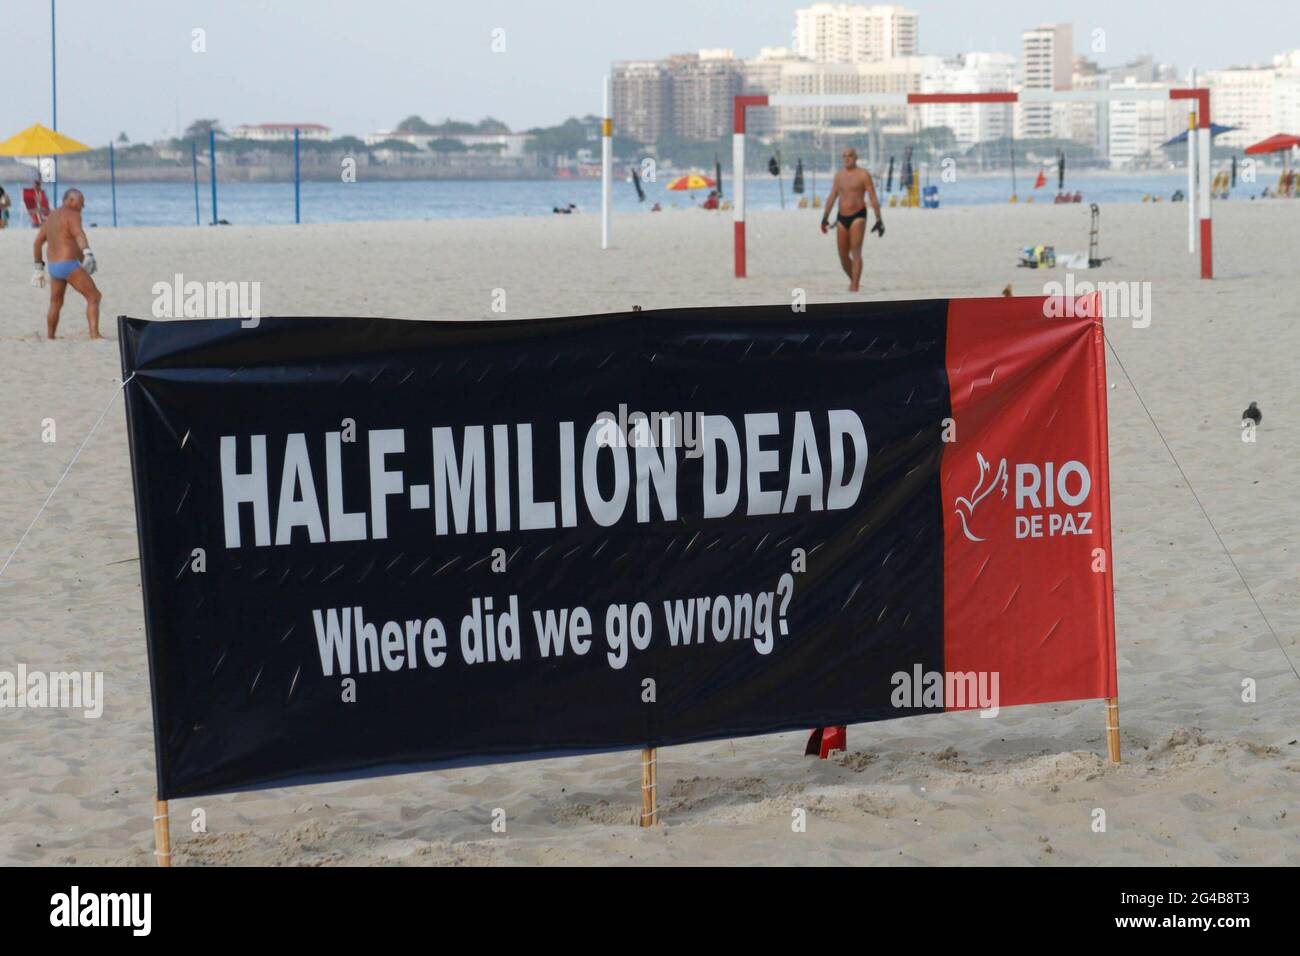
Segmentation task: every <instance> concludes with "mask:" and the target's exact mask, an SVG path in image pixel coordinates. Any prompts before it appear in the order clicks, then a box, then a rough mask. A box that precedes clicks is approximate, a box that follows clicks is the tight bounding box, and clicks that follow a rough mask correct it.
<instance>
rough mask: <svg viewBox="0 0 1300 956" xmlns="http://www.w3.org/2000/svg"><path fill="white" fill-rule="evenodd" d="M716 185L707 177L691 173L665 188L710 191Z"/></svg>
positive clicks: (678, 178) (679, 177)
mask: <svg viewBox="0 0 1300 956" xmlns="http://www.w3.org/2000/svg"><path fill="white" fill-rule="evenodd" d="M716 185H718V184H717V183H715V182H714V181H713V180H712V179H710V178H709V177H708V176H701V175H700V174H699V173H691V174H690V175H688V176H678V177H677V178H676V179H674V180H673V181H672V182H670V183H669V184H668V185H667V186H666V187H665V188H666V189H673V190H679V191H681V190H687V189H712V188H713V187H714V186H716Z"/></svg>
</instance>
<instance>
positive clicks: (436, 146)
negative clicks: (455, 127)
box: [429, 136, 466, 153]
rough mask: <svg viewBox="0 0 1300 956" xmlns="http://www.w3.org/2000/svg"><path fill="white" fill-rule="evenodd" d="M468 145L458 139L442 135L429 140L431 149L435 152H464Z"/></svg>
mask: <svg viewBox="0 0 1300 956" xmlns="http://www.w3.org/2000/svg"><path fill="white" fill-rule="evenodd" d="M465 149H466V146H465V144H464V143H462V142H461V141H460V140H458V139H452V138H450V137H448V136H441V137H439V138H438V139H435V140H430V141H429V151H430V152H433V153H463V152H465Z"/></svg>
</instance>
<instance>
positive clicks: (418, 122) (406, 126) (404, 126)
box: [397, 114, 438, 133]
mask: <svg viewBox="0 0 1300 956" xmlns="http://www.w3.org/2000/svg"><path fill="white" fill-rule="evenodd" d="M397 131H398V132H399V133H436V132H438V129H437V127H435V126H434V125H433V124H431V123H427V122H425V121H424V118H423V117H420V116H415V115H414V114H413V115H411V116H408V117H407V118H406V119H404V120H402V121H401V122H400V123H398V124H397Z"/></svg>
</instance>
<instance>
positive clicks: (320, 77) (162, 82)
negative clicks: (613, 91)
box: [0, 0, 1300, 144]
mask: <svg viewBox="0 0 1300 956" xmlns="http://www.w3.org/2000/svg"><path fill="white" fill-rule="evenodd" d="M809 5H810V4H806V3H795V2H788V0H786V2H769V0H758V2H754V3H751V4H746V5H745V6H744V7H743V8H734V7H730V6H729V5H728V6H725V7H724V6H712V7H710V6H704V7H701V6H700V5H691V4H684V3H677V2H675V0H668V2H665V3H661V4H659V5H657V6H656V7H655V9H654V11H653V12H647V13H644V14H642V15H639V16H638V15H636V14H637V13H638V11H633V15H632V16H631V17H629V14H628V10H627V9H625V8H616V7H613V6H610V5H604V4H597V3H590V4H568V5H566V6H565V7H564V8H563V9H564V11H566V12H565V14H564V15H563V16H557V15H556V13H555V9H554V8H552V9H551V10H539V9H537V8H536V7H535V6H534V5H526V4H523V3H518V2H515V3H504V2H487V3H484V4H480V5H477V6H476V7H475V8H474V9H473V10H465V9H461V8H459V7H449V8H446V9H438V8H432V7H425V6H423V5H416V6H410V5H404V4H400V3H388V4H385V3H379V4H372V5H370V6H369V7H368V8H367V14H368V15H367V16H366V17H358V16H357V15H356V13H355V8H354V7H351V6H345V5H344V4H341V3H340V4H313V5H311V6H310V7H308V6H307V5H305V4H296V3H291V4H276V5H272V4H269V3H265V2H258V0H233V2H231V3H228V4H225V5H223V6H222V7H221V8H219V9H210V10H208V9H205V10H194V9H184V8H180V7H177V6H176V5H169V4H165V3H163V2H160V0H143V2H141V3H137V4H132V5H131V7H130V8H127V9H123V8H112V7H109V6H108V5H101V4H94V3H91V2H89V0H60V2H59V5H58V10H59V31H58V57H59V60H58V65H59V127H60V129H61V130H66V131H68V132H69V133H70V134H73V135H77V136H79V137H80V138H82V139H83V140H85V141H87V142H90V143H92V144H97V143H104V142H107V141H108V139H110V138H112V137H115V136H116V135H117V134H118V133H119V132H126V133H127V134H128V136H129V137H130V138H131V139H132V140H145V141H148V140H154V139H158V138H161V137H165V136H171V135H175V134H176V132H177V131H178V129H183V128H184V126H185V125H187V124H188V123H189V122H190V121H191V120H192V119H195V118H197V117H216V118H218V119H220V120H221V121H222V123H223V124H224V125H225V126H226V127H227V128H229V127H233V126H236V125H240V124H257V123H269V122H317V123H321V124H324V125H326V126H329V127H331V128H332V129H334V130H335V131H337V132H338V133H340V134H342V133H351V134H356V135H362V134H364V133H367V132H372V131H374V130H377V129H383V128H388V127H391V126H393V125H395V124H396V123H397V122H398V121H399V120H400V119H401V118H402V117H404V116H407V115H410V114H412V113H418V114H420V115H423V116H425V117H426V118H427V119H430V120H432V121H438V120H441V119H442V118H443V117H444V116H452V117H456V118H463V119H478V118H481V117H484V116H494V117H497V118H499V119H501V120H503V121H504V122H506V123H507V124H508V125H509V126H510V127H511V128H512V129H516V130H518V129H527V128H531V127H534V126H549V125H553V124H556V123H559V122H562V121H563V120H564V119H566V118H567V117H569V116H574V115H584V114H588V113H598V112H599V110H600V81H601V78H602V76H603V74H604V73H605V72H606V71H607V70H608V69H609V65H610V63H611V62H613V61H615V60H625V59H654V58H659V57H664V56H668V55H670V54H673V53H683V52H692V51H696V50H698V49H701V48H710V47H726V48H731V49H735V50H736V51H737V54H738V55H741V56H752V55H753V54H755V53H757V52H758V50H760V49H761V48H763V47H770V46H783V45H784V46H790V45H791V39H792V37H791V34H792V31H793V27H794V14H795V10H796V9H798V8H800V7H806V6H809ZM902 6H904V7H906V8H907V9H908V10H913V11H916V12H917V13H918V14H919V18H920V29H919V44H918V52H919V53H921V54H925V55H938V56H950V55H952V54H955V53H959V52H965V51H968V50H971V49H975V50H981V51H990V52H1002V53H1011V54H1013V55H1016V56H1017V57H1018V55H1019V50H1020V38H1021V35H1022V34H1023V32H1024V31H1025V30H1027V29H1030V28H1032V27H1034V26H1035V25H1037V24H1039V23H1050V22H1069V23H1072V24H1073V27H1074V33H1075V50H1074V52H1075V53H1086V52H1087V51H1088V49H1089V47H1088V43H1089V40H1090V38H1091V37H1093V35H1094V31H1095V30H1098V29H1101V30H1104V31H1105V45H1106V50H1105V52H1104V53H1101V54H1092V55H1093V58H1094V59H1097V60H1098V61H1099V62H1101V63H1102V64H1103V65H1106V66H1110V65H1115V64H1120V63H1124V62H1128V61H1129V60H1132V59H1134V58H1136V57H1137V56H1138V55H1140V54H1142V53H1148V54H1150V55H1152V56H1153V57H1154V58H1155V59H1156V60H1157V61H1158V62H1163V63H1172V64H1176V65H1177V66H1178V67H1179V69H1180V70H1183V71H1185V70H1186V69H1187V67H1189V66H1191V65H1193V64H1194V65H1196V66H1197V67H1198V68H1199V69H1201V70H1202V71H1205V70H1208V69H1222V68H1226V67H1229V66H1232V65H1242V64H1260V65H1263V64H1267V63H1268V62H1269V61H1270V59H1271V58H1272V57H1273V56H1275V55H1277V54H1278V53H1280V52H1282V49H1274V48H1270V47H1275V46H1278V45H1279V44H1280V45H1281V47H1282V48H1285V46H1286V42H1287V41H1286V40H1285V39H1284V38H1285V37H1286V36H1300V12H1297V10H1296V9H1295V7H1294V5H1291V4H1287V3H1282V2H1278V3H1272V2H1268V3H1262V4H1257V5H1255V6H1254V7H1253V8H1252V10H1253V11H1255V12H1256V15H1255V16H1252V17H1251V18H1250V19H1249V20H1246V19H1245V18H1226V19H1225V18H1223V17H1222V16H1220V15H1219V13H1220V11H1219V9H1218V8H1217V7H1213V6H1211V5H1210V4H1208V3H1190V4H1189V3H1183V4H1168V5H1164V4H1161V5H1159V7H1160V9H1151V7H1154V6H1157V5H1132V4H1125V3H1116V2H1109V0H1103V2H1099V3H1092V4H1089V5H1088V7H1087V12H1086V15H1083V16H1081V15H1079V14H1078V12H1077V11H1078V10H1079V5H1078V4H1077V3H1052V2H1046V3H1044V2H1039V3H1022V2H1018V0H1015V2H1008V3H1000V4H999V5H998V8H997V14H996V19H995V20H993V21H990V17H989V15H988V13H987V11H984V12H981V11H980V10H979V9H978V8H975V7H973V6H971V5H966V4H957V3H938V2H915V3H908V4H903V5H902ZM6 7H7V12H8V13H9V14H10V16H9V17H8V18H7V27H6V35H7V37H8V38H9V39H10V41H11V53H10V54H9V55H7V56H6V58H5V59H4V61H3V62H0V78H2V82H3V84H4V87H5V89H6V91H7V95H6V97H5V98H4V101H3V102H0V127H2V128H5V129H9V128H12V129H19V128H22V127H23V126H25V125H27V124H29V123H31V122H34V121H40V122H44V123H46V124H49V122H50V119H51V118H50V90H49V84H50V71H49V67H50V47H49V4H48V2H46V0H14V2H11V3H10V4H7V5H6ZM568 11H572V12H568ZM1263 23H1267V24H1268V25H1269V29H1268V30H1261V29H1259V25H1260V24H1263ZM1178 24H1186V26H1185V28H1177V29H1176V28H1175V27H1176V26H1177V25H1178ZM1288 24H1290V25H1291V27H1290V28H1288V26H1287V25H1288ZM1211 27H1212V28H1211ZM195 30H201V31H203V33H202V45H203V47H204V48H203V50H202V51H201V52H199V51H196V50H195V49H193V47H194V46H195V44H196V42H197V41H196V39H195V37H196V36H197V35H196V34H195V33H194V31H195ZM494 31H503V32H501V33H494ZM494 39H496V40H499V41H500V42H499V47H500V48H501V51H500V52H493V49H492V48H493V43H494ZM105 49H114V50H121V51H127V52H129V53H130V56H129V57H128V58H124V59H125V60H126V62H122V63H119V64H117V65H116V66H115V68H114V70H113V71H111V72H110V73H108V74H107V75H106V74H105V72H104V71H103V70H102V69H101V67H102V63H103V52H104V50H105Z"/></svg>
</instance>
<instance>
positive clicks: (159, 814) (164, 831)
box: [153, 797, 172, 866]
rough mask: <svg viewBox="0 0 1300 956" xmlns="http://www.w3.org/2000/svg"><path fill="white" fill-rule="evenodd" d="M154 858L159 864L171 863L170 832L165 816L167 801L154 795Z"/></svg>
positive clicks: (168, 822)
mask: <svg viewBox="0 0 1300 956" xmlns="http://www.w3.org/2000/svg"><path fill="white" fill-rule="evenodd" d="M153 842H154V851H153V855H154V859H155V860H156V861H157V863H158V865H159V866H171V865H172V833H171V825H170V821H169V820H168V818H167V801H166V800H159V799H158V798H157V797H154V801H153Z"/></svg>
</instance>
